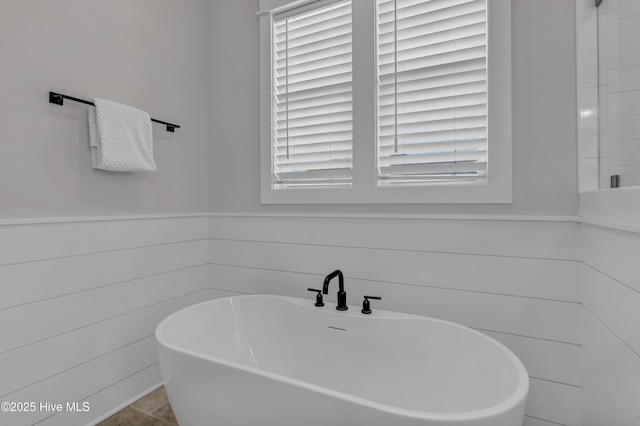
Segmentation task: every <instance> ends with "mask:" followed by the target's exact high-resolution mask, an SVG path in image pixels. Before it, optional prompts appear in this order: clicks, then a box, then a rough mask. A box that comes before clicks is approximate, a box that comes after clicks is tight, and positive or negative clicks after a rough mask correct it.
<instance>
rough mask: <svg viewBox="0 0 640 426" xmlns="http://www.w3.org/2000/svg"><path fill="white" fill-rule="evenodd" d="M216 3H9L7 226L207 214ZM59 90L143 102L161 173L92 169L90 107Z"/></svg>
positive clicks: (2, 85) (0, 108) (4, 16)
mask: <svg viewBox="0 0 640 426" xmlns="http://www.w3.org/2000/svg"><path fill="white" fill-rule="evenodd" d="M210 9H211V2H210V1H208V0H183V1H179V2H178V1H173V0H153V1H150V0H108V1H106V0H103V1H86V0H56V1H50V0H26V1H25V0H2V3H1V5H0V58H1V59H0V61H1V62H0V94H1V95H2V101H1V102H0V117H1V118H0V122H1V123H2V131H1V133H0V218H3V219H7V218H22V217H54V216H92V215H112V214H138V213H169V212H171V213H181V212H206V211H208V208H209V205H208V195H209V191H208V187H209V177H208V169H209V164H208V163H209V161H208V160H209V154H208V152H209V140H208V125H207V120H208V119H209V111H210V109H209V93H207V92H206V90H205V88H206V87H208V85H209V73H208V68H209V59H208V58H209V56H208V49H209V45H210V42H209V38H210V32H209V28H210V22H209V20H210ZM49 90H53V91H59V92H61V93H65V94H69V95H72V96H77V97H80V98H91V97H94V96H95V97H103V98H107V99H112V100H115V101H118V102H122V103H126V104H130V105H135V106H137V107H138V108H141V109H143V110H146V111H149V112H150V114H151V116H152V117H154V118H158V119H164V120H166V121H170V122H175V123H178V124H181V125H182V126H183V128H181V129H179V130H177V131H176V133H175V134H171V133H167V132H166V131H165V130H164V128H163V127H162V126H160V125H154V130H153V133H154V141H155V157H156V163H157V164H158V168H159V170H160V171H158V172H157V173H146V174H127V173H120V174H116V173H108V172H102V171H94V170H93V169H91V165H90V160H89V147H88V130H87V119H86V115H87V107H86V106H83V105H80V104H76V103H73V102H66V103H65V106H63V107H59V106H55V105H52V104H49V103H48V92H49Z"/></svg>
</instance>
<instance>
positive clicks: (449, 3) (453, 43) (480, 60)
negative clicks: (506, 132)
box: [377, 0, 487, 185]
mask: <svg viewBox="0 0 640 426" xmlns="http://www.w3.org/2000/svg"><path fill="white" fill-rule="evenodd" d="M377 47H378V49H377V59H378V61H377V64H378V70H377V71H378V108H377V113H378V129H377V130H378V137H377V141H378V146H377V152H378V182H379V184H381V185H386V184H391V183H426V182H434V181H435V182H447V181H483V180H486V179H487V1H486V0H377Z"/></svg>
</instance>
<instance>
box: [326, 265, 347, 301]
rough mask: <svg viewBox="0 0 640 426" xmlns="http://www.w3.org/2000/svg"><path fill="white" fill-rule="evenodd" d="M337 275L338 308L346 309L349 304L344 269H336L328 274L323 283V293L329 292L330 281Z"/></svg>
mask: <svg viewBox="0 0 640 426" xmlns="http://www.w3.org/2000/svg"><path fill="white" fill-rule="evenodd" d="M335 277H338V305H337V306H336V309H337V310H339V311H346V310H347V309H349V307H348V306H347V293H346V292H345V291H344V276H343V275H342V271H340V270H339V269H336V270H335V271H333V272H332V273H330V274H329V275H327V276H326V278H325V279H324V284H323V285H322V294H329V282H330V281H331V280H332V279H334V278H335Z"/></svg>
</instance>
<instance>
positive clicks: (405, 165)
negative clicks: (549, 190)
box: [260, 0, 511, 204]
mask: <svg viewBox="0 0 640 426" xmlns="http://www.w3.org/2000/svg"><path fill="white" fill-rule="evenodd" d="M509 3H510V2H495V1H491V0H358V1H352V0H318V1H300V0H298V1H294V2H292V1H288V0H261V3H260V5H261V12H260V15H261V18H260V25H261V200H262V202H263V203H299V204H301V203H305V204H306V203H508V202H511V92H510V86H511V69H510V63H511V58H510V38H511V29H510V5H509ZM489 112H490V113H489Z"/></svg>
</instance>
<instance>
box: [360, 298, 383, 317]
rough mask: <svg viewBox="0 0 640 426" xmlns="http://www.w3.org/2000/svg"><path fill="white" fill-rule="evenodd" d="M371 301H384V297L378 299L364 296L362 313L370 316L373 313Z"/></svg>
mask: <svg viewBox="0 0 640 426" xmlns="http://www.w3.org/2000/svg"><path fill="white" fill-rule="evenodd" d="M369 299H374V300H382V297H378V296H364V300H363V301H362V311H360V312H362V313H363V314H367V315H368V314H370V313H371V312H372V311H371V303H369Z"/></svg>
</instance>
